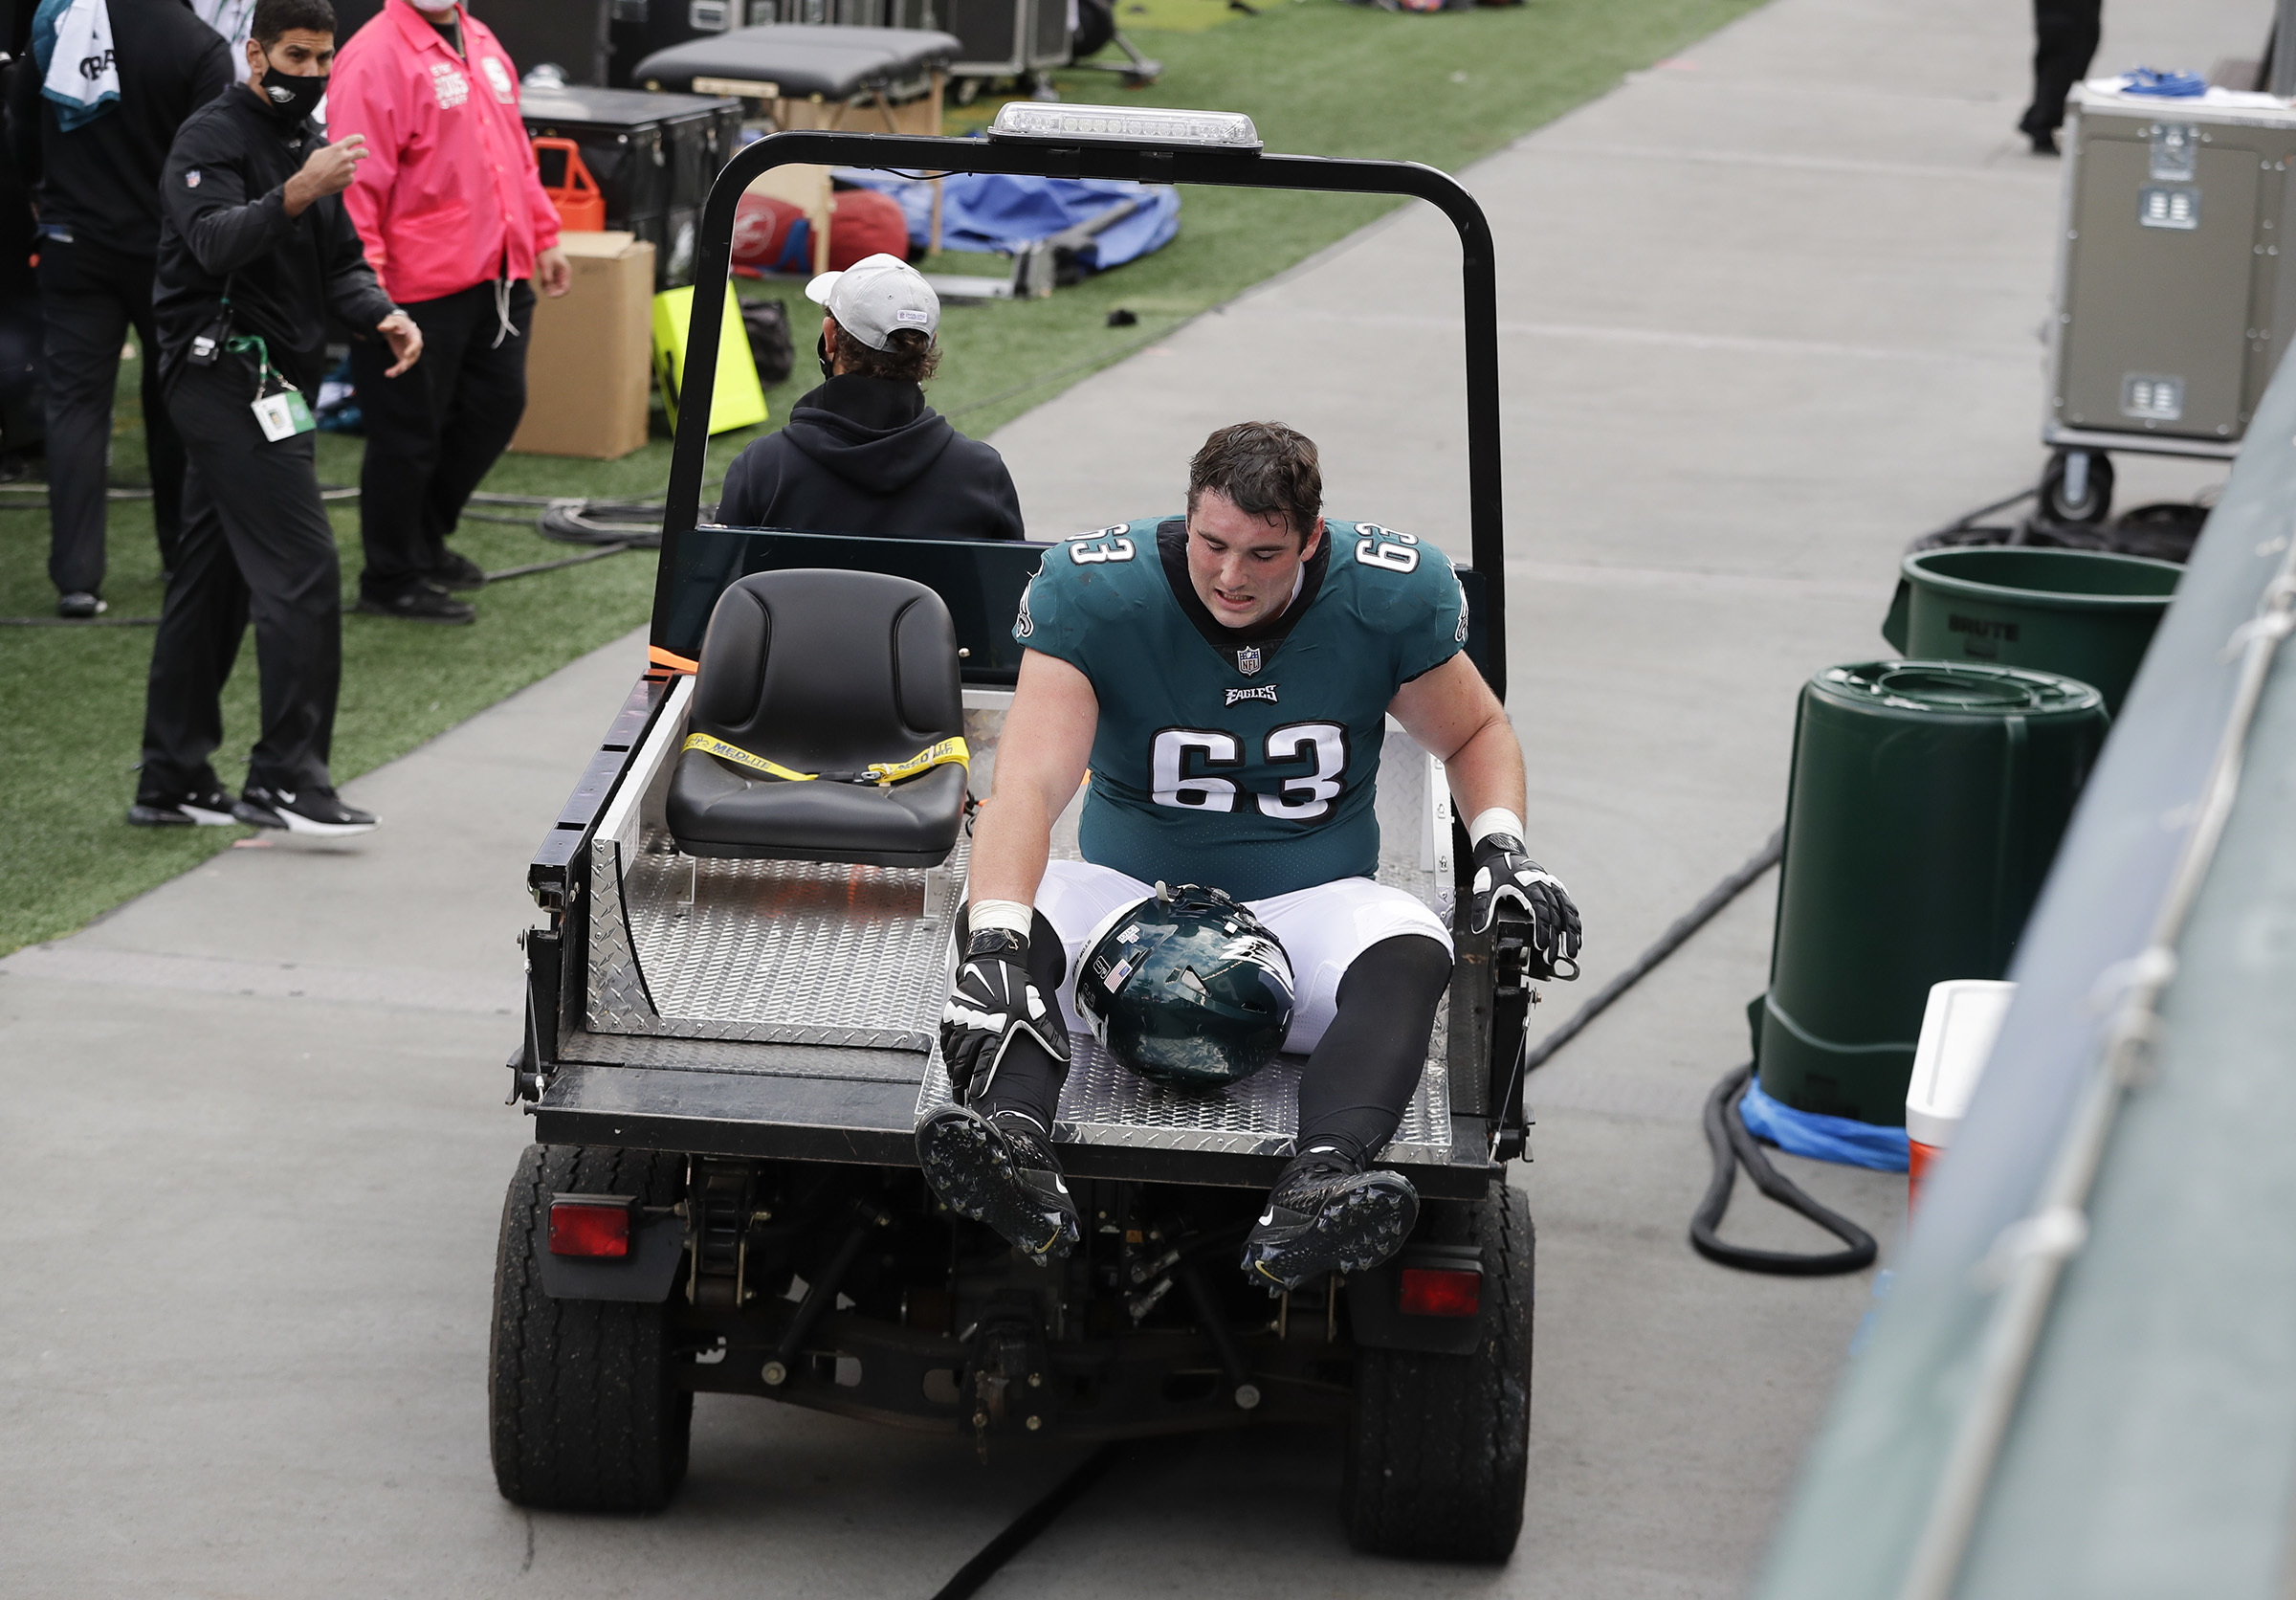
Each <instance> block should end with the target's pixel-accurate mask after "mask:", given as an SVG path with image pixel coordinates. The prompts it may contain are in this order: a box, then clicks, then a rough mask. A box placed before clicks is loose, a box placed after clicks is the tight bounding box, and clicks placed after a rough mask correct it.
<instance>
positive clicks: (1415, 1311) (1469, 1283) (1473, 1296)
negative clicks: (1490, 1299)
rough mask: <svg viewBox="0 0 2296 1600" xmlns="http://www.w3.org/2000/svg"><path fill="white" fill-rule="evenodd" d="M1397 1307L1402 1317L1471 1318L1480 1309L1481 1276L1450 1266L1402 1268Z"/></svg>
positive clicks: (1481, 1302) (1481, 1303)
mask: <svg viewBox="0 0 2296 1600" xmlns="http://www.w3.org/2000/svg"><path fill="white" fill-rule="evenodd" d="M1399 1308H1400V1309H1401V1310H1402V1313H1403V1315H1404V1316H1406V1317H1472V1316H1473V1315H1475V1313H1476V1312H1478V1311H1480V1310H1481V1309H1482V1308H1483V1275H1482V1274H1481V1273H1479V1272H1475V1271H1472V1270H1467V1271H1461V1270H1459V1269H1456V1268H1450V1267H1405V1268H1404V1269H1403V1292H1402V1297H1401V1301H1400V1306H1399Z"/></svg>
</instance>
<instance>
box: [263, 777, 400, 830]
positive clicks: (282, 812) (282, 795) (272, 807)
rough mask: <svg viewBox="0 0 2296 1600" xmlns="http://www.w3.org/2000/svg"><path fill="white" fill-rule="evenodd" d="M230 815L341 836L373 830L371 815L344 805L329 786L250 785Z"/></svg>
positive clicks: (292, 828) (271, 826)
mask: <svg viewBox="0 0 2296 1600" xmlns="http://www.w3.org/2000/svg"><path fill="white" fill-rule="evenodd" d="M232 815H233V816H235V817H236V818H238V819H239V820H240V821H241V822H244V823H246V824H247V825H248V826H249V827H250V828H284V829H286V830H287V832H289V833H317V834H320V835H323V836H326V837H330V838H341V837H343V836H345V835H348V834H351V833H373V832H374V831H375V814H374V812H372V811H361V810H359V809H358V808H357V807H356V806H346V805H344V804H343V803H342V801H341V800H339V799H337V798H336V797H335V791H334V790H333V789H270V788H267V787H265V786H264V785H262V784H250V785H248V786H247V788H246V789H245V790H244V791H243V792H242V793H241V794H240V796H239V804H238V805H237V806H235V807H234V808H232Z"/></svg>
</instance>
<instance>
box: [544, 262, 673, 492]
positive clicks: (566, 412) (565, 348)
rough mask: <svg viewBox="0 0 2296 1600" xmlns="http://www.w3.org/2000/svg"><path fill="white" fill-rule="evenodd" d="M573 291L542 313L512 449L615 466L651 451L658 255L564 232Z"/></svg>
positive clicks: (547, 301)
mask: <svg viewBox="0 0 2296 1600" xmlns="http://www.w3.org/2000/svg"><path fill="white" fill-rule="evenodd" d="M558 242H559V246H560V248H561V249H563V250H564V251H565V253H566V259H567V261H568V262H569V263H570V264H571V265H572V267H573V269H574V278H573V284H572V287H570V288H569V289H567V291H566V293H565V295H564V296H563V298H562V299H559V300H551V299H549V298H548V297H547V296H545V297H543V298H542V299H541V300H538V301H537V302H536V304H535V307H534V331H533V332H532V334H530V335H529V338H530V339H531V340H532V341H533V343H532V344H531V345H530V346H529V347H528V349H527V351H526V415H525V417H524V419H523V420H521V421H520V422H519V431H518V433H517V434H516V435H515V436H514V437H513V438H512V439H511V441H510V448H511V449H513V450H515V451H519V452H520V453H522V454H524V455H528V456H585V457H587V458H588V459H590V460H594V461H610V460H612V459H614V458H615V457H616V456H628V455H629V453H630V452H631V451H633V450H635V449H637V448H638V447H639V446H640V445H642V444H644V443H645V442H646V412H647V408H648V405H649V404H650V402H651V390H652V387H653V246H652V245H651V244H648V243H647V242H646V241H645V240H643V239H641V238H639V237H638V236H637V235H636V234H635V233H619V232H610V233H562V234H560V235H559V240H558Z"/></svg>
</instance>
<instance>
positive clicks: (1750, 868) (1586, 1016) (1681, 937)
mask: <svg viewBox="0 0 2296 1600" xmlns="http://www.w3.org/2000/svg"><path fill="white" fill-rule="evenodd" d="M1785 848H1786V831H1785V830H1784V829H1783V828H1780V829H1779V830H1778V831H1777V833H1773V834H1771V835H1770V842H1769V843H1768V844H1766V845H1764V846H1762V848H1761V849H1760V850H1758V851H1756V852H1755V854H1754V855H1753V856H1750V857H1748V859H1747V861H1746V864H1745V865H1744V866H1741V867H1740V868H1738V870H1737V871H1736V872H1733V873H1732V874H1731V875H1730V876H1729V877H1728V878H1724V879H1723V880H1722V881H1721V882H1719V883H1717V884H1715V885H1714V886H1713V887H1712V888H1711V889H1709V890H1708V891H1707V892H1706V898H1705V899H1704V900H1700V901H1699V902H1698V903H1697V904H1696V905H1693V906H1691V907H1690V908H1689V910H1688V911H1686V912H1684V913H1683V914H1682V915H1681V916H1680V917H1677V918H1676V919H1675V920H1674V922H1673V925H1672V926H1670V927H1668V928H1667V931H1666V932H1664V933H1662V934H1660V935H1659V936H1658V942H1657V943H1656V944H1652V945H1651V946H1650V947H1649V948H1648V949H1646V950H1645V951H1644V952H1643V953H1642V954H1641V955H1639V956H1637V957H1635V959H1634V965H1633V966H1631V967H1627V968H1626V970H1625V971H1623V972H1622V973H1620V974H1619V975H1618V976H1617V977H1615V978H1613V979H1611V980H1610V982H1608V983H1606V984H1604V985H1603V986H1602V987H1601V989H1597V990H1596V991H1595V992H1594V994H1593V995H1591V996H1590V997H1589V998H1588V999H1587V1002H1586V1004H1585V1005H1583V1006H1581V1007H1579V1008H1578V1010H1577V1011H1573V1012H1572V1013H1571V1015H1570V1018H1569V1020H1567V1021H1565V1022H1564V1023H1563V1025H1562V1026H1561V1027H1559V1028H1557V1029H1556V1030H1555V1031H1554V1032H1553V1033H1549V1034H1548V1035H1547V1036H1546V1037H1545V1038H1543V1039H1541V1040H1539V1041H1538V1044H1537V1045H1536V1047H1535V1048H1534V1049H1533V1050H1532V1052H1531V1054H1530V1055H1529V1056H1527V1057H1525V1058H1524V1061H1523V1075H1524V1076H1525V1077H1529V1076H1530V1075H1531V1074H1532V1073H1534V1072H1535V1071H1537V1070H1538V1069H1539V1068H1540V1067H1542V1066H1544V1065H1545V1064H1546V1060H1547V1057H1548V1056H1552V1055H1554V1054H1555V1053H1556V1051H1558V1050H1560V1049H1561V1048H1562V1047H1563V1046H1564V1045H1566V1044H1569V1043H1570V1042H1571V1041H1572V1040H1573V1039H1575V1038H1577V1037H1578V1034H1579V1032H1580V1031H1581V1030H1582V1029H1584V1028H1585V1027H1586V1025H1587V1024H1588V1023H1590V1022H1592V1021H1594V1020H1595V1018H1597V1017H1599V1016H1601V1014H1602V1013H1603V1012H1604V1011H1608V1010H1609V1009H1610V1003H1611V1002H1612V1001H1614V1000H1616V999H1617V998H1618V997H1619V996H1620V995H1622V994H1623V993H1625V992H1626V991H1627V990H1628V989H1632V988H1633V987H1634V986H1635V985H1636V984H1639V983H1641V982H1642V981H1643V980H1644V979H1645V978H1646V977H1648V976H1649V975H1650V973H1651V971H1652V969H1654V968H1655V967H1657V966H1658V965H1659V963H1661V962H1663V961H1665V960H1666V959H1667V957H1668V956H1670V955H1672V954H1673V953H1674V952H1675V951H1676V950H1679V949H1680V948H1682V946H1683V944H1684V942H1685V941H1687V940H1688V939H1689V937H1690V935H1691V934H1693V933H1696V932H1697V931H1698V930H1699V929H1700V928H1702V927H1704V926H1706V924H1707V923H1709V922H1712V921H1713V920H1714V917H1715V916H1716V914H1717V913H1719V912H1720V911H1721V909H1722V908H1723V907H1724V906H1726V905H1728V904H1729V903H1730V902H1731V901H1732V900H1736V899H1737V898H1738V897H1739V896H1740V895H1742V894H1744V893H1745V892H1746V891H1747V890H1748V889H1749V888H1750V887H1752V886H1753V884H1754V880H1755V878H1759V877H1761V876H1762V874H1764V873H1766V872H1768V871H1769V870H1770V869H1771V868H1772V867H1775V866H1777V861H1778V857H1779V856H1782V855H1784V854H1785Z"/></svg>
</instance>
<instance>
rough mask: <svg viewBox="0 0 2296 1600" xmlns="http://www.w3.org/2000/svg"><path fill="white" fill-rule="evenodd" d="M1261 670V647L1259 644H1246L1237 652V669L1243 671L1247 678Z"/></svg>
mask: <svg viewBox="0 0 2296 1600" xmlns="http://www.w3.org/2000/svg"><path fill="white" fill-rule="evenodd" d="M1259 670H1260V647H1259V646H1258V645H1256V644H1254V645H1246V646H1245V647H1244V648H1243V649H1242V650H1239V651H1237V652H1236V671H1238V672H1240V673H1242V674H1243V675H1244V676H1245V677H1246V678H1249V677H1251V675H1252V674H1254V673H1256V672H1258V671H1259Z"/></svg>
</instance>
